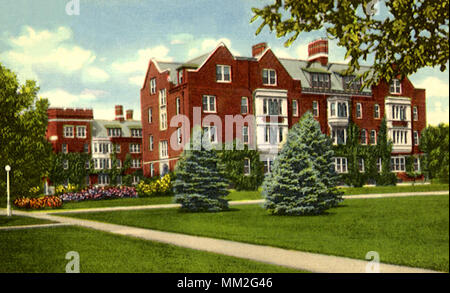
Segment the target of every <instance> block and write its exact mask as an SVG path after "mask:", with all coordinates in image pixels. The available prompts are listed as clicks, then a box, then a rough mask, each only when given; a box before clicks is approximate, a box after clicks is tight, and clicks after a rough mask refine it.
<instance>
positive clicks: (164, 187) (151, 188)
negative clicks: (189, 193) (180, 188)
mask: <svg viewBox="0 0 450 293" xmlns="http://www.w3.org/2000/svg"><path fill="white" fill-rule="evenodd" d="M136 190H137V191H138V193H139V196H141V197H145V196H164V195H169V194H170V192H171V191H172V178H171V176H170V175H169V174H166V175H164V176H163V177H161V178H159V179H157V180H153V181H151V182H149V183H146V182H144V181H141V182H140V183H139V184H138V186H137V188H136Z"/></svg>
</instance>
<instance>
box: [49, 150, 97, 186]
mask: <svg viewBox="0 0 450 293" xmlns="http://www.w3.org/2000/svg"><path fill="white" fill-rule="evenodd" d="M64 161H67V169H64ZM88 161H89V166H88V168H86V167H87V162H88ZM92 165H93V164H92V162H91V154H88V153H68V154H64V153H52V154H51V163H50V166H49V171H48V178H49V179H50V181H51V182H52V183H53V184H54V185H64V184H65V183H66V182H67V181H68V182H70V183H71V184H75V185H77V186H78V187H80V188H81V187H84V186H85V185H86V177H87V176H89V174H90V173H91V172H93V168H92Z"/></svg>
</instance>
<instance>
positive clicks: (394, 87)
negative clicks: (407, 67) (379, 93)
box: [389, 79, 402, 94]
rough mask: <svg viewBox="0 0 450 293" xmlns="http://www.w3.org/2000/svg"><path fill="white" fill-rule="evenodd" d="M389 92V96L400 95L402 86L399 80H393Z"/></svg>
mask: <svg viewBox="0 0 450 293" xmlns="http://www.w3.org/2000/svg"><path fill="white" fill-rule="evenodd" d="M389 92H390V93H391V94H401V93H402V84H401V83H400V80H399V79H393V80H392V81H391V84H390V87H389Z"/></svg>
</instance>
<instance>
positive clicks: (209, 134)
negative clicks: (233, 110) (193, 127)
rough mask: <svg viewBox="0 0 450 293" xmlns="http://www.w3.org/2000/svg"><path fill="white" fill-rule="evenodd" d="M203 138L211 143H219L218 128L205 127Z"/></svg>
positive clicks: (212, 126)
mask: <svg viewBox="0 0 450 293" xmlns="http://www.w3.org/2000/svg"><path fill="white" fill-rule="evenodd" d="M203 137H204V138H206V139H208V140H209V142H211V143H216V142H217V127H216V126H214V125H208V126H203Z"/></svg>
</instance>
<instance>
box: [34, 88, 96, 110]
mask: <svg viewBox="0 0 450 293" xmlns="http://www.w3.org/2000/svg"><path fill="white" fill-rule="evenodd" d="M104 93H105V92H103V91H96V90H89V89H85V90H83V91H82V92H81V93H80V94H72V93H69V92H67V91H66V90H63V89H60V88H57V89H53V90H49V91H46V92H43V93H41V94H40V96H41V97H43V98H48V100H49V102H50V106H51V107H79V106H80V105H85V104H86V103H91V102H93V101H95V100H96V99H97V98H98V96H101V95H103V94H104Z"/></svg>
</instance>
